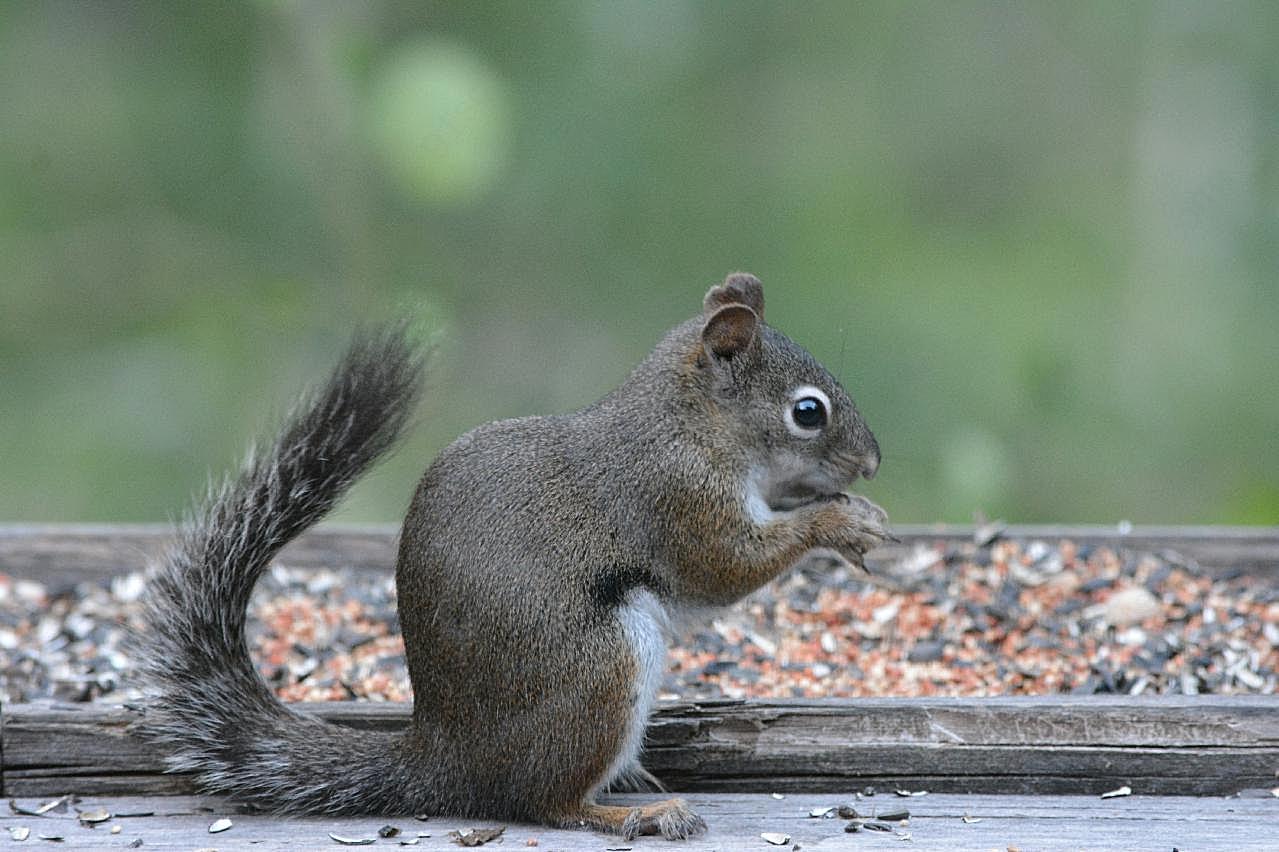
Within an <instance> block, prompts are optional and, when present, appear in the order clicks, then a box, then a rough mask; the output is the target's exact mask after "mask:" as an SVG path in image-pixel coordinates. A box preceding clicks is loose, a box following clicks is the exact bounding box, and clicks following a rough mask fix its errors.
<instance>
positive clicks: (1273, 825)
mask: <svg viewBox="0 0 1279 852" xmlns="http://www.w3.org/2000/svg"><path fill="white" fill-rule="evenodd" d="M651 798H652V797H651V796H637V795H628V796H618V797H613V798H612V799H611V800H610V801H611V802H613V803H617V804H640V803H643V802H645V801H649V800H651ZM688 799H689V802H690V804H691V805H692V806H693V808H694V809H695V810H697V811H698V812H699V813H700V814H701V815H702V816H703V817H704V818H705V820H706V822H707V825H708V828H709V831H708V833H707V834H706V835H705V836H704V837H701V838H698V839H694V840H689V841H683V842H678V843H673V844H672V843H669V842H667V841H664V840H661V839H660V838H653V837H641V838H637V839H635V840H630V841H624V840H622V839H621V838H617V837H610V836H608V835H603V834H597V833H594V832H585V831H560V830H552V829H548V828H544V827H542V826H534V825H524V824H506V825H504V824H503V823H500V822H498V823H495V822H492V821H484V820H460V819H450V818H444V817H439V818H435V817H433V818H431V819H429V820H426V821H425V822H421V821H418V820H415V819H413V818H411V817H399V818H387V817H361V818H324V817H313V818H280V817H274V816H263V815H253V814H244V813H240V812H238V811H236V810H235V809H234V808H230V807H228V806H227V804H226V803H225V802H224V801H221V800H218V799H210V798H199V797H155V798H150V797H148V798H142V797H128V798H98V797H86V798H85V799H83V800H81V801H79V802H76V803H73V804H71V805H70V806H69V807H68V808H67V809H66V811H65V812H63V813H51V814H49V815H47V816H43V817H32V816H25V815H18V814H13V813H12V812H10V811H9V810H8V809H6V810H5V812H4V814H3V815H2V816H0V824H2V825H0V828H3V830H4V831H5V833H10V832H12V831H13V830H14V829H22V828H26V829H28V830H29V838H28V840H27V844H28V845H30V846H34V847H35V848H42V847H48V848H58V849H69V850H75V849H93V850H101V849H127V848H131V847H130V844H133V843H134V842H135V841H137V840H139V839H140V840H141V841H142V844H141V846H140V847H135V848H141V849H143V850H148V849H155V850H168V849H182V850H190V849H200V848H216V849H218V850H222V852H229V850H268V849H341V848H344V847H343V846H341V845H340V844H339V843H338V842H337V841H335V840H333V839H332V838H331V837H330V833H332V834H336V835H338V836H340V837H345V838H348V839H373V841H374V842H373V843H371V844H369V845H370V846H372V847H374V848H378V847H380V848H397V849H398V848H402V847H401V846H400V843H401V841H403V840H414V839H415V840H416V841H417V842H416V843H415V844H414V845H413V846H412V847H410V848H416V849H423V850H455V849H458V848H459V847H458V846H457V845H456V844H455V843H454V842H453V841H452V839H451V838H450V837H449V832H450V831H465V830H466V829H474V828H496V827H500V826H504V828H505V831H504V833H503V835H502V837H501V838H500V842H499V841H493V842H490V843H489V844H487V845H486V846H485V847H483V848H487V849H526V848H530V847H529V846H528V844H529V842H530V841H534V840H535V841H536V843H537V846H536V848H538V849H541V850H561V852H585V850H591V852H604V850H634V852H642V850H667V849H678V850H687V852H707V850H733V852H740V850H768V849H781V850H791V849H793V848H798V849H801V850H804V852H808V851H809V850H854V849H867V848H876V849H899V848H916V849H946V850H947V852H967V850H973V852H976V850H981V851H982V852H986V850H991V849H995V850H1004V849H1010V848H1016V849H1022V850H1028V852H1029V850H1036V852H1038V850H1059V849H1070V850H1078V849H1117V850H1128V852H1144V851H1145V850H1151V851H1152V852H1154V850H1158V852H1168V850H1170V849H1187V850H1191V849H1193V850H1198V852H1203V850H1231V852H1234V851H1235V850H1273V849H1275V848H1276V838H1279V799H1276V798H1274V797H1269V798H1238V799H1223V798H1205V799H1187V798H1160V797H1152V796H1132V797H1127V798H1115V799H1105V800H1103V799H1099V798H1096V797H1086V796H1036V797H1026V796H979V795H946V794H936V793H930V794H929V795H927V796H923V797H918V798H910V799H904V798H898V797H895V796H891V795H885V794H883V793H880V794H877V795H876V796H874V797H873V798H864V799H862V800H860V801H857V802H855V803H854V805H855V807H857V809H858V811H859V812H860V813H863V814H866V815H868V816H869V815H873V814H881V813H889V812H891V811H893V810H900V809H902V808H905V809H907V810H908V811H909V812H910V818H909V820H908V821H907V824H906V825H901V824H896V825H894V829H895V832H897V833H881V832H871V831H868V830H866V829H862V831H861V832H859V833H856V834H849V833H846V832H845V831H844V827H845V825H846V824H847V822H848V821H847V820H842V819H822V818H814V817H812V816H810V814H811V813H812V812H813V811H814V810H815V809H824V808H828V807H831V806H834V805H838V804H841V803H843V802H846V801H850V800H851V796H847V795H845V796H838V795H820V794H819V795H794V794H787V795H784V796H783V797H782V798H780V799H779V798H774V797H773V796H771V795H769V794H767V793H758V794H752V795H746V794H733V793H720V794H711V793H699V794H694V795H691V796H689V797H688ZM40 803H41V800H39V799H22V800H19V802H18V805H19V806H20V807H25V808H28V809H34V808H35V807H36V806H38V805H39V804H40ZM97 810H105V811H106V812H108V813H110V814H112V815H113V816H112V817H111V818H110V819H107V820H106V821H104V822H102V823H100V824H98V825H96V826H94V827H88V826H85V825H82V824H81V823H80V822H79V820H78V818H77V811H79V812H92V811H97ZM143 813H151V814H153V815H151V816H136V815H135V816H125V815H126V814H143ZM115 815H119V816H115ZM222 817H229V818H230V819H231V823H232V825H231V827H230V828H229V829H227V830H226V831H223V832H220V833H218V834H210V833H209V831H208V829H209V826H210V825H212V824H213V823H214V822H215V820H218V819H220V818H222ZM965 817H967V818H968V819H967V820H965ZM116 825H118V826H120V828H121V830H120V832H119V833H117V834H111V833H110V832H111V828H112V826H116ZM387 825H390V826H393V827H395V828H398V829H399V830H400V834H399V835H398V836H396V837H392V838H385V839H382V838H378V835H377V832H378V829H379V828H381V827H383V826H387ZM765 832H768V833H777V834H781V835H784V836H786V837H788V838H789V840H788V842H786V843H785V844H783V845H780V846H773V845H770V844H769V843H768V842H767V841H766V840H764V839H763V838H762V837H761V834H763V833H765ZM419 833H424V834H426V835H429V836H425V837H420V838H419V837H418V834H419ZM41 834H43V835H46V836H60V837H62V838H63V839H62V841H60V842H57V843H56V845H54V844H51V843H49V842H48V841H41V840H39V839H38V838H39V836H40V835H41ZM906 834H909V836H910V840H911V842H910V843H907V844H901V843H897V842H894V841H895V840H899V839H903V838H904V836H905V835H906ZM0 836H3V835H0ZM778 839H780V838H778Z"/></svg>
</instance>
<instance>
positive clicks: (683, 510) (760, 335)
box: [135, 273, 891, 839]
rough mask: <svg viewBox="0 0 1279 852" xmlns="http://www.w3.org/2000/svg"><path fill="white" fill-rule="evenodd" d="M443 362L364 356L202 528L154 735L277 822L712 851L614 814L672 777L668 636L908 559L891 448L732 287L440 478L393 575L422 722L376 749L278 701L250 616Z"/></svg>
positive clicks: (683, 811)
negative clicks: (885, 484)
mask: <svg viewBox="0 0 1279 852" xmlns="http://www.w3.org/2000/svg"><path fill="white" fill-rule="evenodd" d="M424 362H425V356H424V355H423V354H422V352H421V350H420V348H419V347H417V346H416V345H415V344H413V343H412V342H411V341H410V336H409V335H408V333H407V331H406V329H405V326H404V325H403V324H400V325H390V326H384V327H381V328H375V329H374V330H373V331H367V332H364V333H360V334H357V335H356V337H355V340H354V342H353V343H352V344H351V346H350V348H349V350H348V351H347V352H346V355H345V357H344V358H343V359H342V361H341V362H340V364H339V366H338V367H337V369H336V371H335V372H334V373H333V374H332V376H331V377H330V378H329V379H328V380H327V381H326V382H325V383H323V384H322V385H320V386H319V387H318V388H317V389H315V390H314V391H312V392H311V394H310V395H308V396H305V397H303V399H302V400H301V402H300V403H299V404H298V405H297V407H296V408H295V409H294V411H293V413H292V414H290V415H289V416H288V418H287V419H286V422H285V424H284V426H283V428H282V430H281V431H280V433H279V435H278V437H276V438H275V440H274V443H273V444H272V445H271V446H270V447H269V448H268V449H267V450H266V451H265V452H261V453H254V452H250V454H249V458H248V460H247V461H246V463H245V464H244V466H243V468H242V470H241V471H240V472H239V473H238V474H236V475H234V476H232V477H229V478H228V479H227V480H226V481H225V482H224V484H222V485H221V487H220V488H217V489H211V491H210V494H209V495H208V497H207V498H206V499H205V500H204V501H203V503H202V504H200V505H198V506H196V508H195V509H194V510H193V511H192V512H191V514H190V516H189V517H188V518H187V519H186V521H185V522H184V524H183V525H182V526H181V529H180V531H179V533H178V536H177V540H176V542H175V544H174V545H173V546H172V548H171V550H170V552H169V553H168V554H167V555H166V556H165V557H164V559H163V560H161V562H160V563H159V564H158V565H157V566H156V568H155V571H154V573H153V576H152V577H151V579H150V582H149V584H148V590H147V593H146V596H145V599H144V624H145V629H144V630H142V631H140V632H139V635H138V636H137V637H136V641H137V643H138V644H137V648H136V650H135V655H136V656H137V658H138V663H139V668H140V671H141V674H142V677H143V681H144V684H145V686H146V687H147V688H148V690H149V692H150V693H151V699H150V701H149V703H148V704H147V705H146V709H145V713H144V717H143V720H142V722H140V723H139V724H140V728H141V731H142V733H143V734H144V735H145V736H146V737H148V738H150V739H151V740H152V741H154V742H156V743H158V744H159V745H160V746H162V748H163V750H164V751H165V752H166V755H167V756H166V763H167V766H168V767H169V769H170V770H171V771H181V772H190V773H194V774H195V777H196V781H197V783H198V784H199V785H200V787H201V788H202V789H204V790H205V791H207V792H210V793H218V794H225V795H229V796H231V797H232V798H234V799H236V800H238V801H240V802H242V803H244V804H246V805H248V806H251V807H256V808H262V809H266V810H270V811H273V812H276V813H285V814H295V815H296V814H329V815H342V814H371V813H400V814H407V813H412V814H422V813H425V814H439V815H451V816H456V817H472V818H487V819H508V820H517V821H527V822H536V823H541V824H545V825H549V826H555V827H575V828H589V829H594V830H600V831H604V832H609V833H613V834H618V835H621V836H623V837H625V838H632V837H634V836H635V835H637V834H660V835H662V836H664V837H666V838H672V839H673V838H684V837H690V836H695V835H698V834H701V833H703V832H704V831H705V830H706V825H705V823H704V821H703V820H702V819H701V817H699V816H698V815H697V814H696V813H694V812H693V811H692V810H691V809H690V808H689V807H688V805H687V804H686V803H685V802H684V801H683V800H681V799H668V800H665V801H659V802H656V803H654V804H649V805H645V806H643V807H634V808H632V807H619V806H610V805H603V804H598V803H597V802H596V795H597V793H599V792H601V791H604V790H606V789H608V788H609V785H610V784H614V783H619V782H622V781H625V780H627V779H631V780H641V781H648V782H653V783H656V779H654V778H653V777H652V776H651V775H649V774H648V773H647V772H646V771H645V770H644V769H643V768H642V766H641V764H640V762H639V755H640V750H641V746H642V743H643V739H644V731H645V726H646V722H647V719H648V716H649V713H650V711H651V710H652V708H653V706H654V703H655V700H656V693H657V689H658V686H659V684H660V682H661V679H662V675H663V673H664V671H665V661H666V652H667V638H668V635H669V633H670V631H671V630H672V627H671V624H672V620H673V619H676V618H678V617H679V616H680V615H681V614H683V613H689V612H695V611H697V610H700V609H702V608H705V607H715V606H721V605H726V604H729V603H732V602H733V601H736V600H737V599H739V598H741V597H742V596H744V595H746V594H747V593H749V592H751V591H752V590H754V589H756V588H758V587H759V586H761V585H763V584H764V583H766V582H768V581H769V580H771V579H773V578H774V577H776V576H777V575H779V574H780V573H781V572H783V571H784V570H786V569H787V568H788V567H790V566H791V565H793V564H795V563H796V562H797V561H799V560H800V559H801V558H803V557H805V556H806V555H809V554H811V553H812V552H813V551H820V552H822V553H823V554H824V555H825V556H826V557H828V558H830V559H832V560H834V561H837V562H840V561H842V562H844V563H847V564H850V565H857V566H860V565H861V563H862V557H863V554H865V552H866V551H867V550H869V549H870V548H871V547H873V546H875V545H876V544H878V543H879V542H881V541H883V540H885V539H888V538H891V535H890V534H889V532H888V530H887V528H886V523H887V516H886V515H885V513H884V511H883V510H882V509H880V508H879V507H878V506H876V505H874V504H873V503H871V502H870V501H868V500H866V499H865V498H862V497H858V496H850V495H848V494H846V493H845V489H847V488H848V487H849V486H850V485H852V483H853V482H854V481H855V480H856V479H857V478H858V477H859V476H864V477H866V478H870V477H872V476H874V475H875V471H876V469H877V467H878V466H879V459H880V454H879V446H878V444H877V443H876V441H875V437H874V435H872V433H871V431H870V429H869V428H868V427H867V425H866V423H865V421H864V420H863V419H862V417H861V415H860V414H859V413H858V411H857V409H856V407H855V406H854V404H853V401H852V400H851V399H850V398H849V396H848V394H847V393H846V392H845V390H844V389H843V388H842V387H841V386H840V384H839V382H837V381H836V380H835V378H834V377H833V376H831V374H830V373H829V372H828V371H827V370H826V369H825V368H824V367H822V365H821V364H819V363H818V362H817V360H816V359H814V358H813V356H812V355H810V354H809V353H808V352H807V351H805V350H804V349H803V348H801V347H800V346H799V345H797V344H795V343H794V342H792V341H791V340H790V339H789V338H787V337H786V336H784V335H783V334H782V333H781V332H779V331H777V330H775V329H773V328H772V327H771V326H769V325H766V324H765V322H764V293H763V287H762V285H761V284H760V282H759V280H758V279H756V278H755V277H754V276H751V275H748V274H745V273H735V274H733V275H730V276H728V278H727V279H726V280H725V281H724V282H723V283H722V284H719V285H717V286H715V287H712V288H711V289H710V291H709V292H708V293H707V294H706V296H705V299H704V300H703V309H702V311H701V313H700V314H699V315H698V316H696V317H695V318H693V319H690V320H688V321H686V322H684V323H682V324H681V325H679V326H677V327H676V328H674V329H673V330H671V331H670V332H669V333H668V334H666V336H665V337H664V338H663V339H662V340H661V341H660V342H659V343H658V344H657V346H656V348H655V349H654V350H653V351H652V353H651V354H650V355H648V357H646V358H645V359H644V360H643V361H642V362H641V363H640V364H639V366H638V367H636V368H635V370H634V371H633V372H632V373H631V374H630V376H629V377H628V378H627V379H626V380H625V381H624V382H623V383H622V384H621V386H620V387H618V388H617V389H616V390H614V391H612V392H611V393H609V394H608V395H607V396H605V397H604V398H603V399H601V400H599V401H598V402H596V403H594V404H592V405H588V406H587V407H585V408H583V409H581V410H580V411H577V412H574V413H572V414H567V415H559V416H541V417H523V418H518V419H514V420H503V421H499V422H495V423H489V424H486V425H482V426H479V427H478V428H475V429H473V430H471V431H470V432H467V433H466V434H464V435H463V436H462V437H460V438H458V439H457V440H456V441H454V442H453V443H452V444H451V445H450V446H448V447H447V448H445V449H444V450H443V451H442V452H441V453H440V454H439V456H438V457H437V458H436V459H435V461H434V462H433V463H432V464H431V465H430V467H428V468H427V470H426V472H425V474H424V475H423V477H422V479H421V481H420V484H419V485H418V487H417V490H416V492H415V494H414V496H413V498H412V502H411V505H410V507H409V510H408V513H407V516H406V517H405V519H404V524H403V529H402V532H401V535H400V540H399V551H398V558H397V564H396V572H395V579H396V584H397V588H398V607H399V620H400V626H401V629H402V631H403V635H404V644H405V654H406V658H407V662H408V669H409V675H410V679H411V682H412V687H413V693H414V696H415V702H414V706H413V714H412V721H411V723H410V725H409V726H408V727H407V728H406V729H405V730H403V731H395V732H385V731H369V730H357V729H353V728H348V727H344V726H340V725H335V724H332V723H328V722H324V721H322V720H319V719H316V718H313V717H310V716H306V715H302V714H299V713H297V712H295V711H294V710H292V709H289V708H288V707H287V706H286V705H285V704H284V703H282V702H281V701H280V700H279V699H278V698H276V697H275V695H274V694H273V693H272V692H271V691H270V689H269V688H268V687H267V686H266V684H265V683H264V681H263V679H262V677H261V676H260V675H259V674H258V672H257V669H256V668H255V666H254V663H253V661H252V659H251V657H250V654H249V649H248V645H247V642H246V639H245V630H244V628H245V619H246V610H247V607H248V603H249V596H250V593H251V592H252V590H253V588H254V584H255V583H256V581H257V579H258V577H259V576H260V575H261V573H262V572H263V570H264V569H265V568H266V567H267V566H268V565H269V564H270V563H271V561H272V559H273V558H274V557H275V555H276V554H277V552H278V551H279V550H280V548H281V547H283V546H284V545H285V544H286V543H287V542H288V541H290V540H291V539H293V538H294V537H295V536H297V535H298V534H299V533H301V532H302V531H303V530H305V529H306V528H307V527H309V526H311V525H312V524H314V523H315V522H317V521H318V520H319V519H320V518H321V517H322V516H323V515H324V514H326V513H327V512H328V511H329V510H330V509H331V508H332V507H333V505H334V503H335V502H337V501H338V500H339V499H340V498H341V496H342V495H343V493H344V492H345V491H346V489H347V488H348V486H349V485H350V484H351V483H352V482H353V481H354V480H355V479H356V477H358V476H359V475H360V474H361V473H362V472H363V471H364V470H365V469H367V468H368V467H369V466H370V465H372V464H373V463H374V462H375V461H376V460H377V459H378V458H379V457H380V456H382V455H383V454H384V453H385V452H386V451H387V450H388V449H390V448H391V447H392V445H393V444H394V443H395V442H396V440H397V438H398V437H399V435H400V433H401V432H402V431H403V430H404V427H405V426H406V424H407V422H408V420H409V419H410V416H411V415H412V413H413V411H414V408H415V406H416V405H417V403H418V401H419V397H420V395H421V384H422V380H421V377H422V372H423V369H424ZM657 786H658V788H659V789H661V788H660V784H658V785H657Z"/></svg>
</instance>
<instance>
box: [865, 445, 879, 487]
mask: <svg viewBox="0 0 1279 852" xmlns="http://www.w3.org/2000/svg"><path fill="white" fill-rule="evenodd" d="M878 470H879V445H878V444H871V447H870V450H868V451H867V453H866V455H865V456H863V457H862V476H864V477H866V478H867V479H874V478H875V472H876V471H878Z"/></svg>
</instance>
